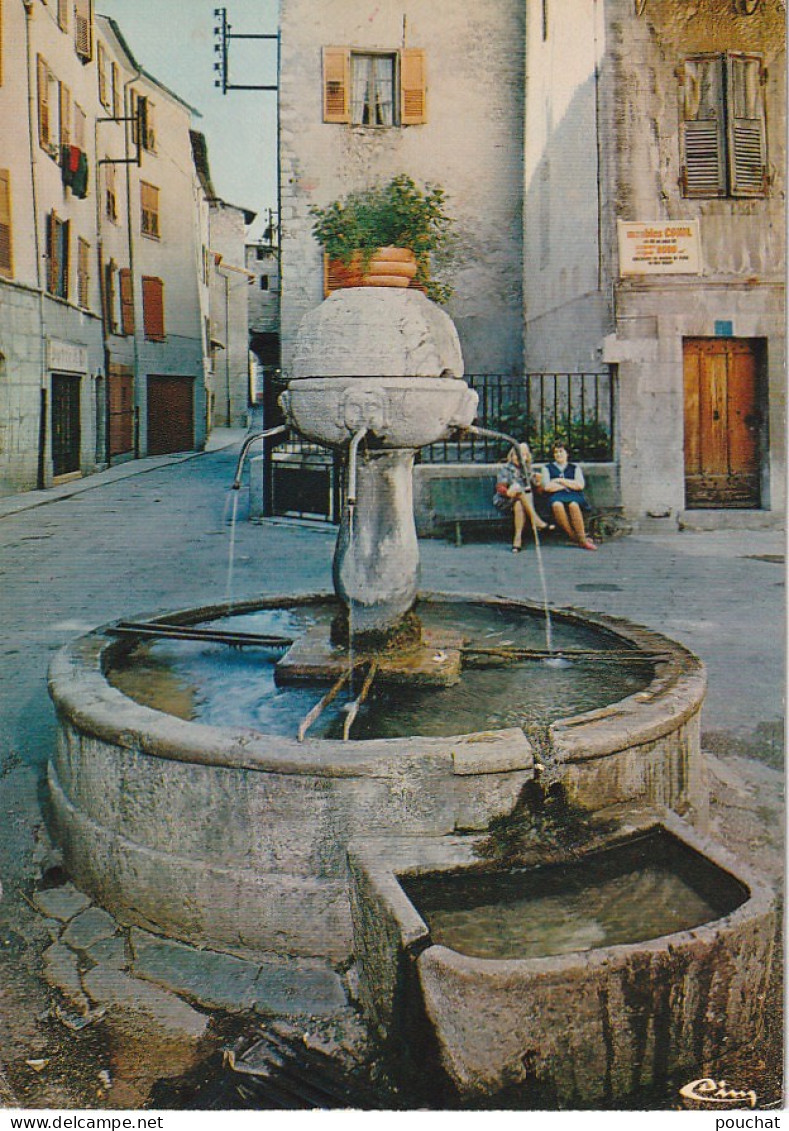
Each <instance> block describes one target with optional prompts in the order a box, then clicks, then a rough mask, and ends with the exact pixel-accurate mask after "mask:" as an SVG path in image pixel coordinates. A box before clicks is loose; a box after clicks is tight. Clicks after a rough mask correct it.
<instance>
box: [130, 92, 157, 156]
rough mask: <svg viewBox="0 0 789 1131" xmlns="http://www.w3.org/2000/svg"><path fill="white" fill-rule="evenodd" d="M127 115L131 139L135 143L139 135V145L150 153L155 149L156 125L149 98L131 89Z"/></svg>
mask: <svg viewBox="0 0 789 1131" xmlns="http://www.w3.org/2000/svg"><path fill="white" fill-rule="evenodd" d="M129 117H131V118H132V119H133V121H132V122H131V139H132V142H133V144H134V145H136V144H137V138H138V136H139V139H140V145H141V146H142V147H143V149H147V150H149V151H150V152H151V153H154V152H155V151H156V126H155V120H154V106H153V103H152V102H151V100H150V98H146V97H145V96H144V95H142V94H138V92H137V91H136V90H134V89H132V90H131V91H130V92H129Z"/></svg>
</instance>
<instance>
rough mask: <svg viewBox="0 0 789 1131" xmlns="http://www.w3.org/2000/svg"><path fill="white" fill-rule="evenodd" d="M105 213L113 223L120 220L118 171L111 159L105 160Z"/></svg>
mask: <svg viewBox="0 0 789 1131" xmlns="http://www.w3.org/2000/svg"><path fill="white" fill-rule="evenodd" d="M104 215H105V216H106V217H107V219H108V220H112V222H113V224H117V222H118V192H117V173H116V171H115V165H113V163H112V162H111V161H106V160H105V162H104Z"/></svg>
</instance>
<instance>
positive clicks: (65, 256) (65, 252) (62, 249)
mask: <svg viewBox="0 0 789 1131" xmlns="http://www.w3.org/2000/svg"><path fill="white" fill-rule="evenodd" d="M55 234H56V236H57V237H58V240H57V242H58V245H59V247H58V268H59V272H58V280H57V281H58V285H57V293H58V295H59V296H60V297H61V298H68V296H69V283H70V276H71V221H70V220H59V221H58V230H57V231H56V233H55Z"/></svg>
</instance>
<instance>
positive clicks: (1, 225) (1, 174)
mask: <svg viewBox="0 0 789 1131" xmlns="http://www.w3.org/2000/svg"><path fill="white" fill-rule="evenodd" d="M13 273H14V256H13V244H12V240H11V174H10V173H9V171H8V169H0V275H6V276H9V277H10V276H11V275H13Z"/></svg>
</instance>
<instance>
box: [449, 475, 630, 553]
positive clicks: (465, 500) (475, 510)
mask: <svg viewBox="0 0 789 1131" xmlns="http://www.w3.org/2000/svg"><path fill="white" fill-rule="evenodd" d="M540 467H541V465H535V471H537V470H540ZM495 493H496V471H495V470H493V471H492V472H491V474H490V475H484V476H474V477H470V476H469V477H466V476H463V477H454V478H446V479H443V478H441V479H439V478H436V479H433V480H432V481H431V484H430V501H431V510H432V512H433V516H434V519H435V521H436V523H437V524H440V525H444V526H452V527H454V533H455V545H456V546H462V545H463V527H464V526H465V525H467V524H469V523H474V524H480V523H497V524H498V523H501V520H502V518H506V519H509V516H508V515H507V514H506V513H505V514H502V512H501V511H499V510H497V509H496V507H495V506H494V505H493V496H494V495H495ZM586 497H587V499H589V486H588V484H587V488H586ZM543 498H545V496H543ZM589 501H590V502H591V499H589ZM542 509H543V508H540V512H541V513H542ZM543 517H544V518H547V517H548V515H547V513H544V514H543ZM585 519H586V529H587V532H588V533H589V535H590V536H591V537H593V538H595V539H597V540H598V541H600V540H601V539H603V538H605V537H606V536H608V537H611V536H612V531H611V530H610V529H609V528H608V527H609V525H610V523H608V521H607V516H606V515H605V513H603V512H601V511H599V510H598V509H597V508H596V507H595V506H594V504H593V503H592V511H591V513H589V514H587V515H586V516H585ZM508 529H509V528H508Z"/></svg>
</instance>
